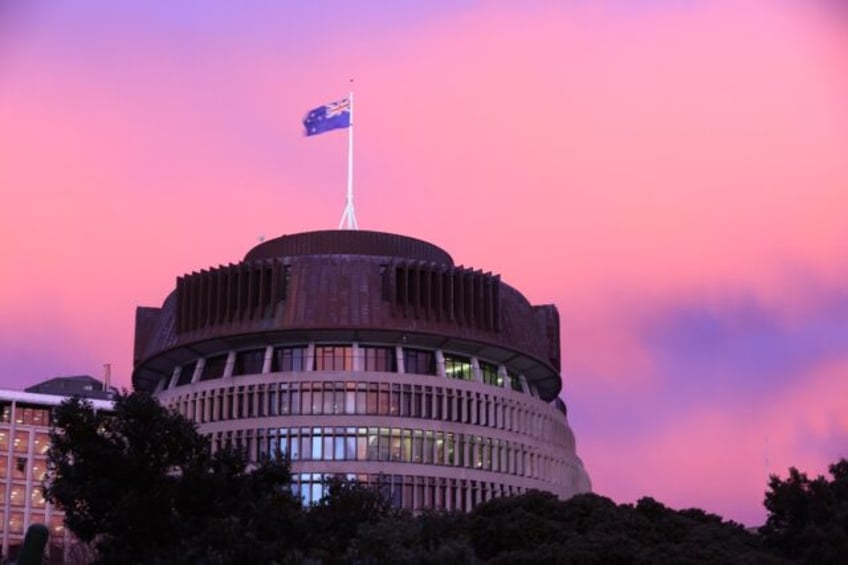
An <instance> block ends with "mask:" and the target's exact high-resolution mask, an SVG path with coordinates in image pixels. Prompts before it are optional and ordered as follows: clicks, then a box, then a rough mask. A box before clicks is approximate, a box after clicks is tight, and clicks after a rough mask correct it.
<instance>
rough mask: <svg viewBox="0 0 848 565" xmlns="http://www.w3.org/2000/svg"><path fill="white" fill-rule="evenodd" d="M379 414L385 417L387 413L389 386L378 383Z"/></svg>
mask: <svg viewBox="0 0 848 565" xmlns="http://www.w3.org/2000/svg"><path fill="white" fill-rule="evenodd" d="M379 400H380V402H379V406H378V409H379V414H380V415H381V416H385V415H387V414H388V413H389V384H388V383H380V398H379Z"/></svg>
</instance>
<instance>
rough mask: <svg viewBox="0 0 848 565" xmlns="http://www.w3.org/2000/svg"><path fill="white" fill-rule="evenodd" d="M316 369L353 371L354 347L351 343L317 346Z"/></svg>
mask: <svg viewBox="0 0 848 565" xmlns="http://www.w3.org/2000/svg"><path fill="white" fill-rule="evenodd" d="M315 370H316V371H352V370H353V347H351V346H350V345H317V346H315Z"/></svg>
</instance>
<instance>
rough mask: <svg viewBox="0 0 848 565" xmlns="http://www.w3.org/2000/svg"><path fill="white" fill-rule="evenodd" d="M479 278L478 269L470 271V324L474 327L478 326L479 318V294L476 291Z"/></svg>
mask: <svg viewBox="0 0 848 565" xmlns="http://www.w3.org/2000/svg"><path fill="white" fill-rule="evenodd" d="M479 279H480V272H479V271H471V281H470V282H471V284H470V285H469V286H470V287H471V288H470V290H471V325H472V326H474V327H475V328H479V327H480V318H479V316H478V315H477V314H478V306H479V304H480V294H479V293H478V292H477V283H478V281H479Z"/></svg>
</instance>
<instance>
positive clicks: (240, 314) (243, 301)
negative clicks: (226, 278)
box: [236, 263, 248, 321]
mask: <svg viewBox="0 0 848 565" xmlns="http://www.w3.org/2000/svg"><path fill="white" fill-rule="evenodd" d="M247 277H248V275H247V273H246V272H245V264H244V263H240V264H239V266H238V267H237V268H236V280H237V281H238V292H237V294H236V296H237V298H238V300H237V302H236V320H238V321H242V320H244V312H245V310H247V293H248V290H247V284H248V280H247Z"/></svg>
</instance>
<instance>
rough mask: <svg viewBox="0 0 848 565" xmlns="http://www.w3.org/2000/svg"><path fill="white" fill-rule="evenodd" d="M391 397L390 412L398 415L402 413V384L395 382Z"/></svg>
mask: <svg viewBox="0 0 848 565" xmlns="http://www.w3.org/2000/svg"><path fill="white" fill-rule="evenodd" d="M391 394H392V395H391V398H390V400H389V414H391V415H392V416H397V415H398V414H400V385H399V384H393V385H392V393H391Z"/></svg>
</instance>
